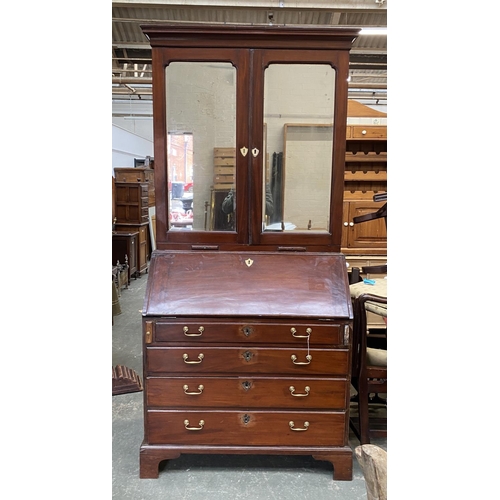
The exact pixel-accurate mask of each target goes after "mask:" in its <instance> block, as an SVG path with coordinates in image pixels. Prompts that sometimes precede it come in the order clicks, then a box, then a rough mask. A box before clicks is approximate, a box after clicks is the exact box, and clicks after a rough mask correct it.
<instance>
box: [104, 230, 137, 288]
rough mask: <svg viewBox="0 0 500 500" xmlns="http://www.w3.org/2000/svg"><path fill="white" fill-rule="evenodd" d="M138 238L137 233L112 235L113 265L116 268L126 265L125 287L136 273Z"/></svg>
mask: <svg viewBox="0 0 500 500" xmlns="http://www.w3.org/2000/svg"><path fill="white" fill-rule="evenodd" d="M138 238H139V232H138V231H133V232H129V231H113V235H112V247H111V248H112V257H113V263H114V264H115V265H116V266H119V265H120V263H123V264H124V265H126V272H127V286H128V285H130V278H131V277H134V278H135V277H136V273H137V245H138ZM118 289H120V287H118Z"/></svg>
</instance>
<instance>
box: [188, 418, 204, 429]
mask: <svg viewBox="0 0 500 500" xmlns="http://www.w3.org/2000/svg"><path fill="white" fill-rule="evenodd" d="M188 425H189V420H184V427H185V428H186V429H187V430H188V431H201V430H202V429H203V426H204V425H205V420H200V422H199V424H198V425H199V427H188Z"/></svg>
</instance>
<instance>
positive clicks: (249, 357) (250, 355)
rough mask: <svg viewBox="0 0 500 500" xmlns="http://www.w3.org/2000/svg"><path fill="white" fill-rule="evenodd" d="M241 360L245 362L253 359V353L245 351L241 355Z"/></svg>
mask: <svg viewBox="0 0 500 500" xmlns="http://www.w3.org/2000/svg"><path fill="white" fill-rule="evenodd" d="M243 358H244V359H245V361H250V360H251V359H252V358H253V353H252V352H250V351H245V352H244V353H243Z"/></svg>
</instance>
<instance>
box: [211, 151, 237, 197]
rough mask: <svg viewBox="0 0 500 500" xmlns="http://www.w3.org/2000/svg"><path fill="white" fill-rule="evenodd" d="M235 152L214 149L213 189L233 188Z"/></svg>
mask: <svg viewBox="0 0 500 500" xmlns="http://www.w3.org/2000/svg"><path fill="white" fill-rule="evenodd" d="M235 179H236V150H235V148H214V189H216V190H229V189H231V188H233V189H234V188H235Z"/></svg>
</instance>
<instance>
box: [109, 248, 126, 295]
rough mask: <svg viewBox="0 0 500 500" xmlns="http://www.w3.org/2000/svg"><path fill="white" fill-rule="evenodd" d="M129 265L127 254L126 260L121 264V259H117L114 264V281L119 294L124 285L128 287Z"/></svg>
mask: <svg viewBox="0 0 500 500" xmlns="http://www.w3.org/2000/svg"><path fill="white" fill-rule="evenodd" d="M128 270H129V265H128V261H127V256H125V262H124V263H123V264H120V261H119V260H117V261H116V265H115V266H113V271H112V272H113V283H114V284H115V286H116V290H117V293H118V296H120V295H121V289H122V288H123V287H125V288H128V285H129V283H130V281H129V272H128Z"/></svg>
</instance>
